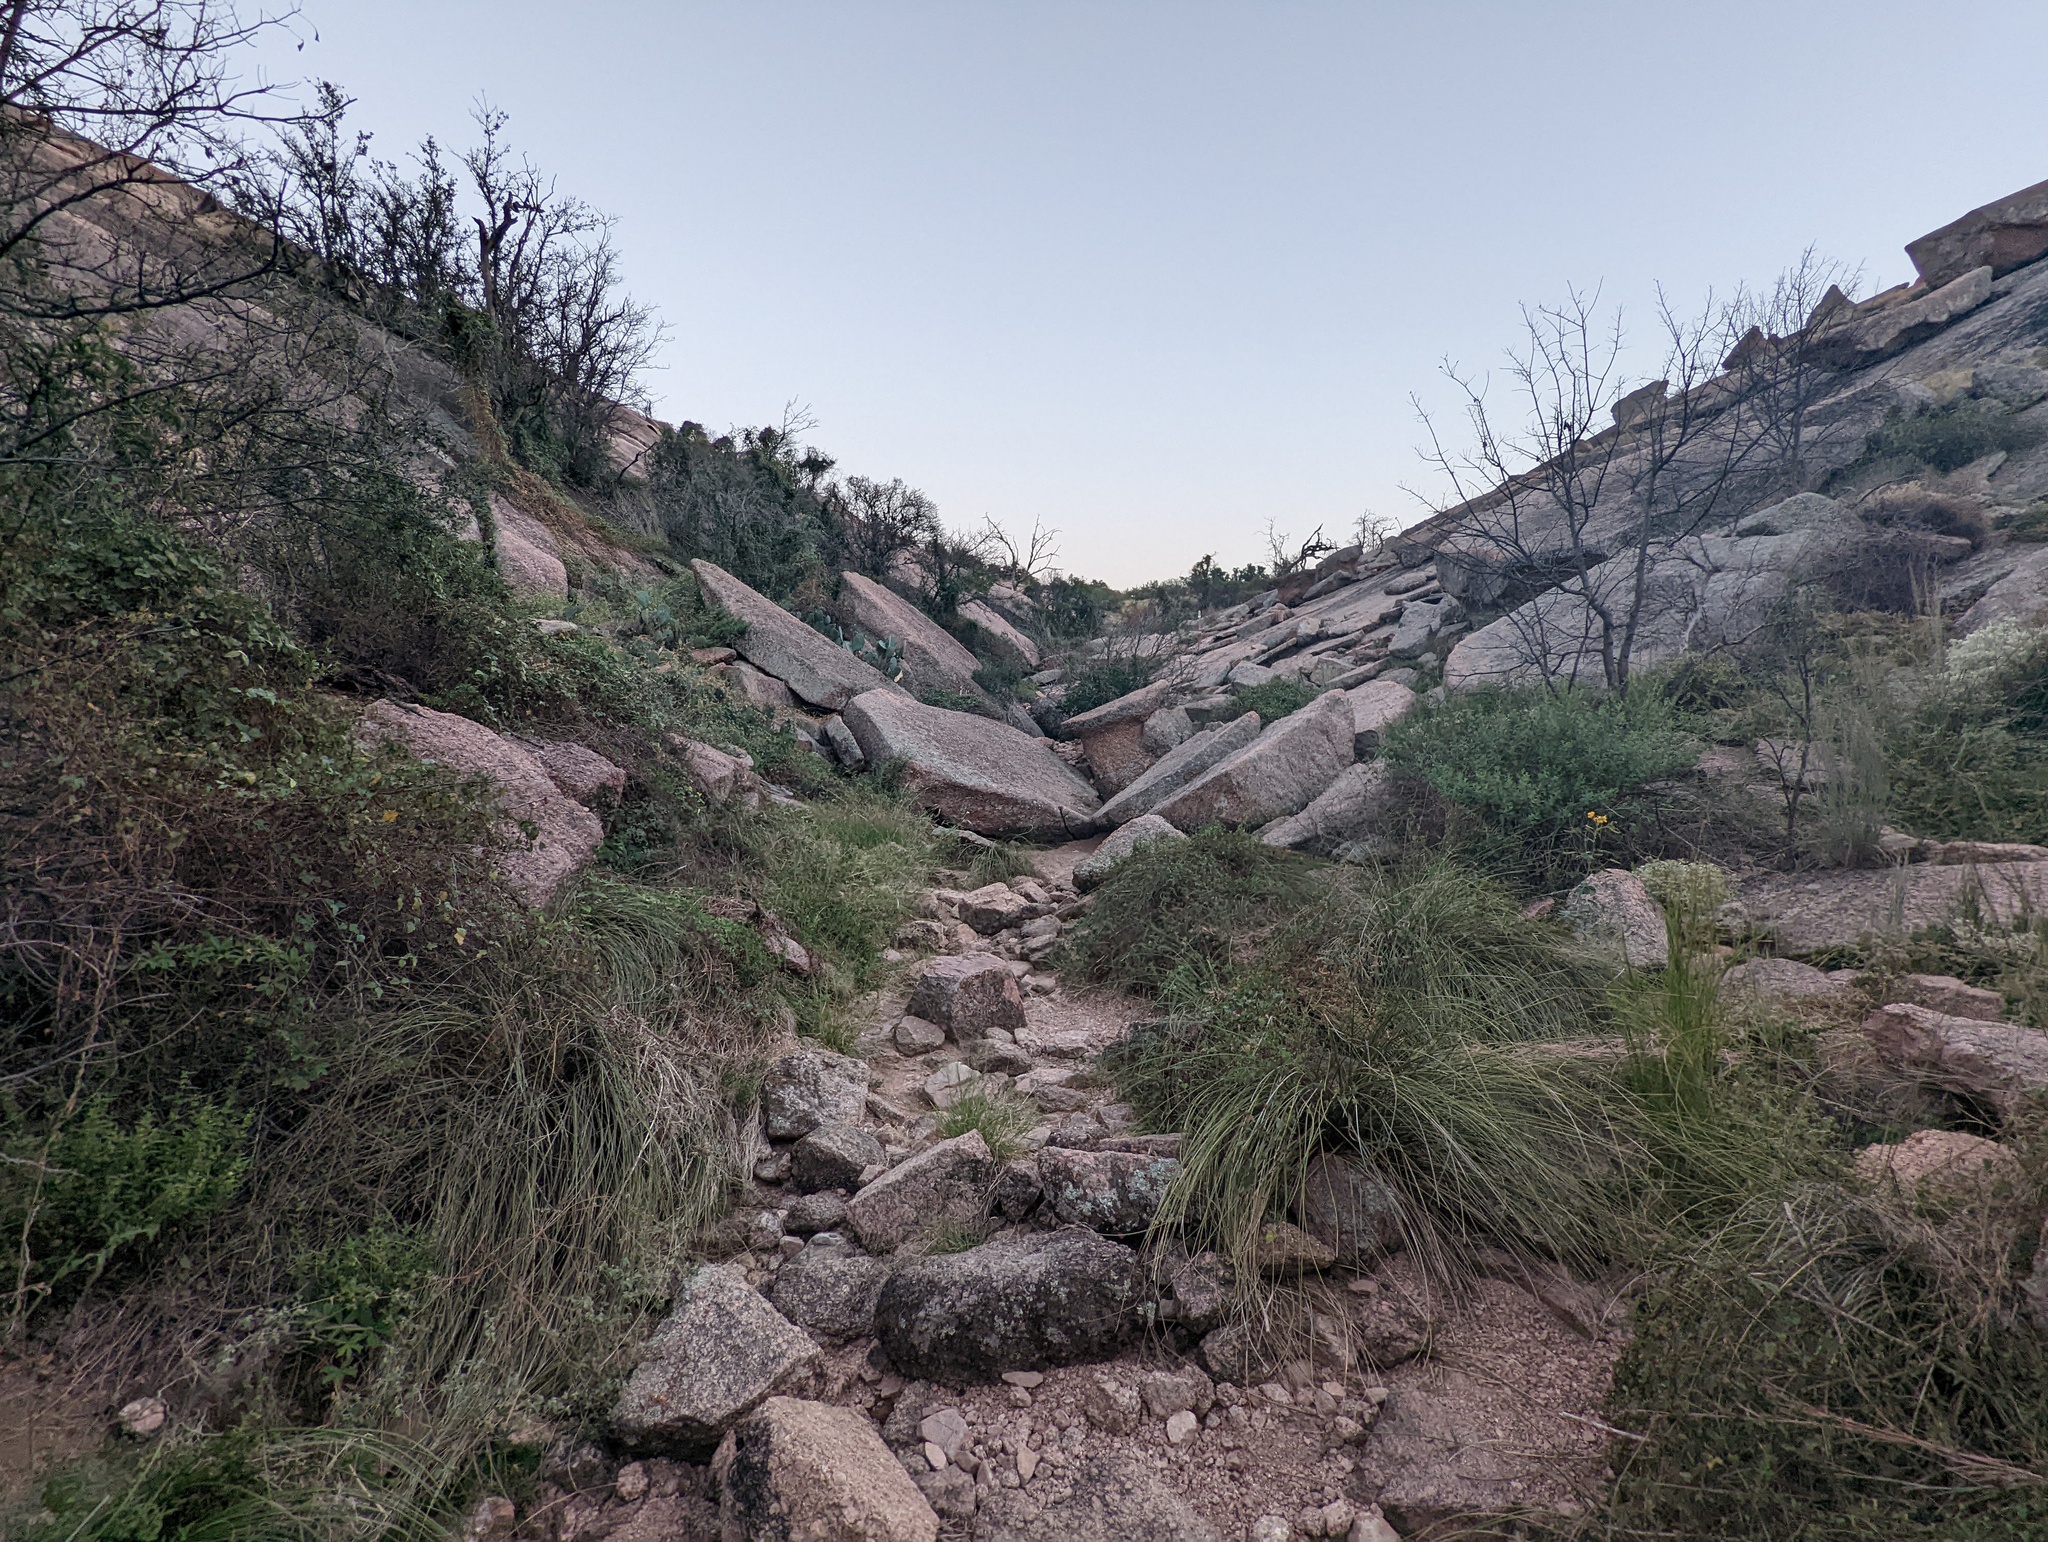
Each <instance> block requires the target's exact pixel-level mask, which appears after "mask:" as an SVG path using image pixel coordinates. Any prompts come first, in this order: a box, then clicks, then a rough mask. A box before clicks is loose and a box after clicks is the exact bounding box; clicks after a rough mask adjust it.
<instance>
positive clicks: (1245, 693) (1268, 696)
mask: <svg viewBox="0 0 2048 1542" xmlns="http://www.w3.org/2000/svg"><path fill="white" fill-rule="evenodd" d="M1231 694H1232V696H1233V697H1234V698H1235V699H1236V701H1237V708H1238V710H1239V711H1240V712H1256V713H1258V715H1259V720H1260V721H1261V722H1265V723H1273V722H1277V721H1279V720H1280V719H1281V718H1283V717H1286V716H1287V715H1288V714H1289V713H1290V712H1299V711H1300V710H1301V709H1302V708H1303V707H1305V706H1307V705H1308V704H1309V703H1310V702H1312V701H1314V700H1315V699H1316V697H1317V696H1318V695H1319V694H1321V693H1320V692H1318V691H1317V690H1316V688H1315V687H1314V686H1312V685H1308V684H1305V683H1304V682H1302V681H1300V680H1268V681H1267V682H1266V683H1265V684H1264V685H1240V686H1239V687H1238V688H1237V689H1236V690H1235V691H1233V692H1232V693H1231Z"/></svg>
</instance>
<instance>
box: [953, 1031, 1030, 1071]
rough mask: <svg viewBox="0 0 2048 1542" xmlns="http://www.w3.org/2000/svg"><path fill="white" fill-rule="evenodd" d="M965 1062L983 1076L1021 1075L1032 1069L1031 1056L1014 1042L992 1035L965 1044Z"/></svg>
mask: <svg viewBox="0 0 2048 1542" xmlns="http://www.w3.org/2000/svg"><path fill="white" fill-rule="evenodd" d="M967 1063H968V1064H969V1065H971V1066H973V1067H974V1069H975V1070H977V1071H979V1072H981V1073H982V1074H983V1075H985V1076H988V1075H1003V1076H1023V1075H1025V1074H1026V1073H1027V1072H1029V1071H1031V1070H1032V1069H1033V1061H1032V1059H1031V1057H1030V1056H1029V1055H1027V1054H1025V1053H1024V1051H1022V1050H1021V1049H1019V1048H1017V1046H1016V1044H1015V1043H1010V1042H1005V1041H1004V1040H1002V1039H998V1038H996V1037H994V1036H993V1035H991V1036H990V1037H988V1038H986V1039H977V1040H975V1042H973V1043H972V1044H970V1045H968V1046H967Z"/></svg>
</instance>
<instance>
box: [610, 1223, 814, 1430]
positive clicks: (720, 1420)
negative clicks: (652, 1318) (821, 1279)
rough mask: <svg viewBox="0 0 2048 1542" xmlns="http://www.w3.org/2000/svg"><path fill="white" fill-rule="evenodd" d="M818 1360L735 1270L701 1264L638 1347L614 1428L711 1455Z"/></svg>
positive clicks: (804, 1338) (803, 1338) (805, 1341)
mask: <svg viewBox="0 0 2048 1542" xmlns="http://www.w3.org/2000/svg"><path fill="white" fill-rule="evenodd" d="M818 1359H819V1351H818V1346H817V1345H816V1344H814V1343H812V1342H811V1340H810V1338H809V1337H808V1336H807V1335H805V1334H804V1332H803V1331H802V1330H801V1329H799V1328H797V1327H796V1326H795V1325H794V1324H793V1323H791V1322H790V1321H789V1319H788V1318H786V1317H784V1316H783V1315H782V1314H781V1313H780V1312H778V1311H776V1310H775V1308H774V1307H772V1306H770V1305H769V1304H768V1303H767V1302H766V1301H764V1300H763V1299H762V1298H761V1296H760V1294H759V1292H757V1291H756V1290H754V1288H753V1287H752V1286H751V1285H749V1284H748V1283H747V1279H746V1276H745V1275H744V1274H743V1273H742V1272H741V1271H740V1270H738V1269H736V1268H733V1267H732V1266H730V1265H727V1264H707V1265H705V1266H703V1267H702V1268H700V1269H698V1270H697V1271H696V1272H695V1273H694V1274H692V1275H691V1276H690V1277H689V1279H688V1280H686V1281H685V1282H684V1284H683V1286H682V1288H681V1289H680V1290H679V1291H678V1292H677V1294H676V1303H675V1306H674V1308H673V1309H672V1310H671V1311H670V1313H669V1315H668V1317H667V1318H666V1319H665V1320H664V1321H663V1322H662V1324H661V1326H660V1327H659V1328H657V1329H656V1330H655V1332H654V1336H653V1337H652V1338H650V1339H649V1340H648V1341H647V1343H646V1345H645V1346H644V1347H643V1349H642V1350H641V1358H640V1363H639V1364H638V1365H636V1366H635V1367H634V1369H633V1373H632V1375H631V1376H630V1377H629V1378H628V1379H627V1381H626V1386H625V1390H624V1391H623V1392H621V1393H620V1395H619V1400H618V1403H617V1404H616V1405H615V1406H614V1407H613V1409H612V1425H613V1427H614V1428H615V1429H616V1430H617V1431H618V1432H619V1434H620V1435H621V1436H622V1437H624V1438H625V1439H626V1440H628V1441H631V1442H639V1443H660V1444H664V1445H673V1446H677V1447H680V1448H682V1449H683V1450H684V1451H685V1453H688V1452H689V1451H692V1450H699V1451H708V1450H709V1449H710V1448H711V1447H712V1446H714V1445H716V1444H717V1442H718V1437H719V1436H720V1435H721V1434H723V1433H724V1432H725V1430H727V1429H728V1428H730V1427H731V1426H732V1424H733V1423H735V1422H736V1421H737V1420H739V1419H740V1418H742V1417H744V1416H745V1415H746V1414H748V1413H749V1412H751V1411H752V1410H753V1409H754V1408H756V1407H758V1406H759V1405H760V1404H761V1402H762V1401H763V1400H764V1399H765V1398H767V1397H768V1396H769V1395H770V1394H771V1393H773V1392H775V1391H777V1390H778V1389H779V1388H780V1387H782V1386H784V1385H785V1384H787V1383H789V1382H790V1381H791V1380H792V1379H793V1378H795V1377H796V1376H797V1375H798V1374H799V1373H802V1372H804V1371H806V1370H808V1369H809V1368H810V1367H811V1366H812V1365H813V1364H815V1363H816V1361H817V1360H818Z"/></svg>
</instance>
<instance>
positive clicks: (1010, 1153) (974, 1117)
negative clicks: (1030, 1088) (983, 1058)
mask: <svg viewBox="0 0 2048 1542" xmlns="http://www.w3.org/2000/svg"><path fill="white" fill-rule="evenodd" d="M1037 1122H1038V1111H1037V1110H1036V1109H1034V1108H1033V1107H1032V1106H1031V1105H1030V1104H1028V1103H1026V1102H1025V1101H1024V1100H1023V1099H1022V1098H1018V1097H1015V1096H1012V1095H1011V1094H1008V1093H989V1092H969V1093H967V1094H966V1095H965V1096H963V1097H961V1098H959V1099H957V1100H956V1101H955V1102H954V1103H953V1106H952V1107H950V1108H948V1109H946V1110H944V1111H943V1112H942V1113H941V1114H940V1115H939V1136H940V1138H941V1139H943V1140H951V1139H952V1138H953V1137H954V1136H956V1135H965V1134H966V1133H967V1132H968V1131H969V1130H974V1131H977V1132H978V1133H979V1134H980V1136H981V1138H982V1139H983V1140H984V1141H986V1142H988V1149H989V1151H990V1152H991V1153H992V1154H993V1155H994V1157H995V1159H996V1160H997V1161H998V1162H1007V1161H1009V1160H1010V1159H1011V1158H1012V1157H1018V1156H1022V1155H1023V1154H1024V1134H1025V1132H1026V1131H1027V1130H1029V1129H1030V1128H1031V1127H1032V1125H1034V1124H1036V1123H1037Z"/></svg>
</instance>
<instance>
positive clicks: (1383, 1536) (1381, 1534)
mask: <svg viewBox="0 0 2048 1542" xmlns="http://www.w3.org/2000/svg"><path fill="white" fill-rule="evenodd" d="M1345 1542H1401V1533H1400V1532H1398V1531H1396V1530H1394V1528H1393V1527H1392V1526H1390V1525H1388V1524H1387V1518H1386V1517H1385V1516H1384V1515H1382V1514H1380V1507H1379V1506H1378V1505H1367V1506H1366V1507H1365V1508H1364V1509H1363V1510H1362V1511H1360V1512H1359V1515H1358V1519H1356V1520H1355V1521H1353V1522H1352V1523H1351V1531H1350V1533H1349V1535H1348V1536H1347V1537H1346V1539H1345Z"/></svg>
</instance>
